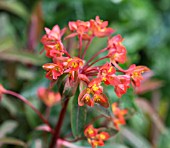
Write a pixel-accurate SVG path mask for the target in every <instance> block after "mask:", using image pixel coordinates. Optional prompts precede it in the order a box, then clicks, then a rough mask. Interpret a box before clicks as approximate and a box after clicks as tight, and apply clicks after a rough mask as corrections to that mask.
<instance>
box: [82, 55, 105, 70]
mask: <svg viewBox="0 0 170 148" xmlns="http://www.w3.org/2000/svg"><path fill="white" fill-rule="evenodd" d="M106 58H108V56H104V57H102V58H99V59H97V60H96V61H94V62H93V63H91V64H90V65H88V66H86V67H85V68H84V69H83V71H85V70H86V69H88V68H89V67H91V66H92V65H93V64H95V63H97V62H98V61H100V60H103V59H106Z"/></svg>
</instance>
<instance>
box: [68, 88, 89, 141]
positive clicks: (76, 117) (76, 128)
mask: <svg viewBox="0 0 170 148" xmlns="http://www.w3.org/2000/svg"><path fill="white" fill-rule="evenodd" d="M79 93H80V91H79V87H78V89H77V91H76V94H75V96H74V98H73V101H72V107H71V128H72V133H73V136H74V137H75V138H78V137H81V136H82V135H83V131H84V126H85V122H86V114H87V110H86V107H85V106H79V105H78V95H79Z"/></svg>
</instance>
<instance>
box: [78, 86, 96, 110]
mask: <svg viewBox="0 0 170 148" xmlns="http://www.w3.org/2000/svg"><path fill="white" fill-rule="evenodd" d="M78 104H79V106H84V104H87V105H88V106H91V107H92V106H94V101H93V100H92V98H91V95H90V90H89V89H88V88H87V89H85V90H83V91H82V92H81V93H80V94H79V97H78Z"/></svg>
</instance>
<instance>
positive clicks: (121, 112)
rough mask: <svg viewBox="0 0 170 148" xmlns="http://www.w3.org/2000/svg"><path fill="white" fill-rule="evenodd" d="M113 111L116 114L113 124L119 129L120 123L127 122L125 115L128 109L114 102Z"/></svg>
mask: <svg viewBox="0 0 170 148" xmlns="http://www.w3.org/2000/svg"><path fill="white" fill-rule="evenodd" d="M112 112H113V114H114V118H113V124H114V126H115V128H116V129H117V130H119V126H120V125H124V124H126V122H125V119H124V116H125V115H126V114H127V110H126V109H120V108H119V107H118V104H117V103H113V104H112Z"/></svg>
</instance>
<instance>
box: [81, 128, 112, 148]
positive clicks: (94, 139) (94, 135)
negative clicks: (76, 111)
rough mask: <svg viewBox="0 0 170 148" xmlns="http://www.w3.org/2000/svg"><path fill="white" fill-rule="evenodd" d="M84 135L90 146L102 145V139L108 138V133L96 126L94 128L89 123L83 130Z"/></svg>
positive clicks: (93, 147) (94, 147)
mask: <svg viewBox="0 0 170 148" xmlns="http://www.w3.org/2000/svg"><path fill="white" fill-rule="evenodd" d="M84 135H85V136H86V137H87V140H88V142H89V144H90V145H91V146H92V148H96V147H97V146H104V141H106V140H108V139H109V138H110V135H109V133H107V132H102V131H101V132H100V131H99V130H98V129H97V128H94V127H93V125H89V126H87V127H86V129H85V130H84Z"/></svg>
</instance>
